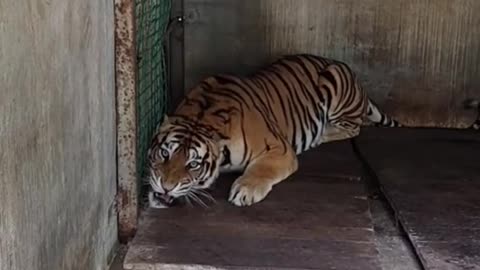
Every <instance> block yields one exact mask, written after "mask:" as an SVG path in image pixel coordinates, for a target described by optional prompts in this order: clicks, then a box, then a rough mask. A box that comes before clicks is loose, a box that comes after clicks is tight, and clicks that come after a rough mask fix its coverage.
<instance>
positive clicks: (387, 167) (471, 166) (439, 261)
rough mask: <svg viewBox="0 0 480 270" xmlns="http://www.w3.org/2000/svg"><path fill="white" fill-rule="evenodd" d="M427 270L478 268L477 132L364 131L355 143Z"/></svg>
mask: <svg viewBox="0 0 480 270" xmlns="http://www.w3.org/2000/svg"><path fill="white" fill-rule="evenodd" d="M357 144H358V145H359V148H360V151H361V153H362V155H363V156H364V158H365V159H366V160H367V161H368V163H369V164H370V166H371V167H372V169H373V170H374V171H375V173H376V174H377V176H378V179H379V181H380V184H381V187H382V189H383V191H384V194H385V195H386V197H387V198H388V200H389V201H390V204H391V205H392V206H393V207H394V209H395V212H396V214H397V216H398V218H399V220H400V222H401V223H402V225H403V227H404V228H405V229H406V232H407V235H408V237H409V238H410V240H411V241H412V243H413V246H414V248H415V250H416V253H417V254H418V256H419V258H420V260H421V262H422V264H423V266H424V268H425V269H432V270H433V269H435V270H437V269H438V270H440V269H442V270H443V269H445V270H457V269H458V270H477V269H480V133H478V132H459V131H454V130H435V129H422V130H419V129H415V130H413V129H407V130H401V132H399V131H392V130H387V129H383V130H368V131H366V132H363V134H362V136H360V138H359V139H358V140H357Z"/></svg>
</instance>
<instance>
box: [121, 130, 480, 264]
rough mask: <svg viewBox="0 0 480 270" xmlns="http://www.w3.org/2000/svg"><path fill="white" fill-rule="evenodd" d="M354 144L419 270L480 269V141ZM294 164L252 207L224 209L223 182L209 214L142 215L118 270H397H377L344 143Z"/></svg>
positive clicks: (363, 139)
mask: <svg viewBox="0 0 480 270" xmlns="http://www.w3.org/2000/svg"><path fill="white" fill-rule="evenodd" d="M355 142H356V145H357V146H358V149H359V150H360V154H361V156H362V157H363V159H364V161H366V162H367V164H368V165H369V166H370V167H371V168H372V169H373V172H374V173H375V174H376V176H377V178H378V180H379V184H380V187H381V188H382V191H383V193H384V194H385V195H386V197H387V198H388V201H389V203H390V205H391V206H392V207H393V209H394V210H395V213H396V215H397V217H398V218H399V220H400V223H401V225H402V227H404V228H405V230H406V232H407V238H408V240H409V241H411V242H412V244H413V247H414V251H415V252H416V254H417V255H418V257H419V258H420V262H421V263H422V265H423V267H424V268H425V269H435V270H436V269H442V270H443V269H445V270H456V269H469V270H470V269H473V270H476V269H480V257H479V254H480V159H479V154H478V153H480V135H479V133H474V132H462V131H451V130H430V129H425V130H418V129H415V130H412V129H403V128H402V129H366V130H364V131H362V134H361V136H360V137H359V138H357V139H356V140H355ZM300 164H301V165H300V168H299V171H298V172H297V173H296V174H295V175H294V176H292V177H291V178H290V179H288V180H287V181H285V182H283V183H281V184H279V185H277V186H276V187H275V188H274V189H273V191H272V192H271V194H270V195H269V196H268V198H267V199H266V200H265V201H263V202H261V203H260V204H257V205H255V206H252V207H248V208H238V207H234V206H232V205H230V204H229V203H227V202H226V196H227V193H228V187H229V185H230V183H231V182H232V181H233V179H234V176H227V177H224V178H223V179H222V180H221V181H219V185H218V186H217V187H216V192H215V194H214V195H215V197H216V198H217V203H216V204H214V205H211V206H210V208H208V209H203V208H201V207H199V206H196V207H188V206H178V207H175V208H171V209H162V210H152V209H149V210H147V211H146V212H144V213H143V217H142V218H141V222H140V228H139V230H138V233H137V235H136V237H135V239H134V240H133V241H132V243H131V244H130V246H129V249H128V252H127V254H126V256H125V260H124V263H123V265H124V268H125V269H142V270H143V269H346V270H355V269H362V270H370V269H383V270H391V269H404V268H401V267H398V266H394V265H387V266H385V260H382V261H383V268H382V267H381V266H380V264H379V259H378V257H379V254H378V245H377V246H376V244H375V240H374V238H375V237H374V232H373V229H372V217H371V212H370V209H369V204H368V201H367V200H366V196H367V193H366V190H365V182H364V180H365V178H364V177H362V175H363V173H364V171H363V170H362V167H361V165H360V164H361V162H360V161H359V159H358V158H357V157H356V156H355V155H354V154H353V151H352V147H351V143H350V142H349V141H344V142H337V143H331V144H326V145H322V146H320V147H319V148H317V149H315V150H311V151H309V152H307V153H305V154H302V155H301V156H300ZM387 261H388V260H387ZM392 261H394V260H392Z"/></svg>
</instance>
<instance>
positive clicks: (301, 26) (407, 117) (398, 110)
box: [184, 0, 480, 127]
mask: <svg viewBox="0 0 480 270" xmlns="http://www.w3.org/2000/svg"><path fill="white" fill-rule="evenodd" d="M479 12H480V1H478V0H422V1H418V0H258V1H254V0H246V1H238V0H185V15H186V24H185V74H184V77H185V83H186V85H185V87H186V89H188V88H189V87H191V86H192V85H193V84H194V83H196V82H197V81H198V80H200V79H201V78H202V77H204V76H207V75H209V74H212V73H217V72H235V73H241V74H242V73H246V72H250V71H253V70H255V69H256V68H258V67H259V66H261V65H263V64H265V63H267V62H269V61H271V60H272V59H273V58H275V57H277V56H279V55H282V54H289V53H315V54H319V55H323V56H327V57H332V58H336V59H339V60H342V61H345V62H346V63H348V64H350V65H352V67H353V68H354V70H355V71H356V72H357V73H358V74H359V76H360V79H361V80H362V82H363V84H364V87H365V88H366V89H367V91H368V92H369V93H370V95H371V97H372V98H373V99H374V100H375V101H377V102H378V103H379V105H381V106H382V108H384V110H385V111H387V112H388V113H390V114H393V115H395V116H396V117H397V118H398V119H399V120H401V121H402V122H404V123H405V124H408V125H413V126H442V127H464V126H466V125H467V124H470V123H471V122H472V121H473V119H474V114H473V113H468V112H465V111H464V110H463V109H462V108H461V103H462V101H463V100H464V99H465V98H467V97H476V98H480V65H479V63H480V49H479V48H480V38H478V37H479V36H480V27H478V26H479V25H480V17H479V16H478V15H477V14H478V13H479Z"/></svg>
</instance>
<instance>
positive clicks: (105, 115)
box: [0, 0, 117, 270]
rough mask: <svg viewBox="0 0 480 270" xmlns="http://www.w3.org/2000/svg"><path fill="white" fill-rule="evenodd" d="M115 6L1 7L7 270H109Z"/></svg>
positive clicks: (0, 231)
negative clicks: (106, 267) (107, 267)
mask: <svg viewBox="0 0 480 270" xmlns="http://www.w3.org/2000/svg"><path fill="white" fill-rule="evenodd" d="M113 33H114V32H113V1H110V0H82V1H76V0H50V1H38V0H22V1H16V0H0V269H1V270H69V269H78V270H97V269H105V266H106V264H107V259H108V258H107V257H108V256H109V254H110V252H111V251H112V247H113V246H114V244H115V243H116V239H117V232H116V226H117V225H116V224H117V221H116V213H115V211H114V208H113V202H114V196H115V189H116V184H115V181H116V165H115V155H116V152H115V151H116V150H115V142H116V141H115V100H114V98H115V89H114V50H113V49H114V41H113Z"/></svg>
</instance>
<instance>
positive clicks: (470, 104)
mask: <svg viewBox="0 0 480 270" xmlns="http://www.w3.org/2000/svg"><path fill="white" fill-rule="evenodd" d="M463 107H465V109H469V110H477V118H476V119H475V122H473V124H472V125H471V126H470V128H471V129H475V130H480V101H479V100H477V99H473V98H469V99H467V100H465V101H464V102H463Z"/></svg>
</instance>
